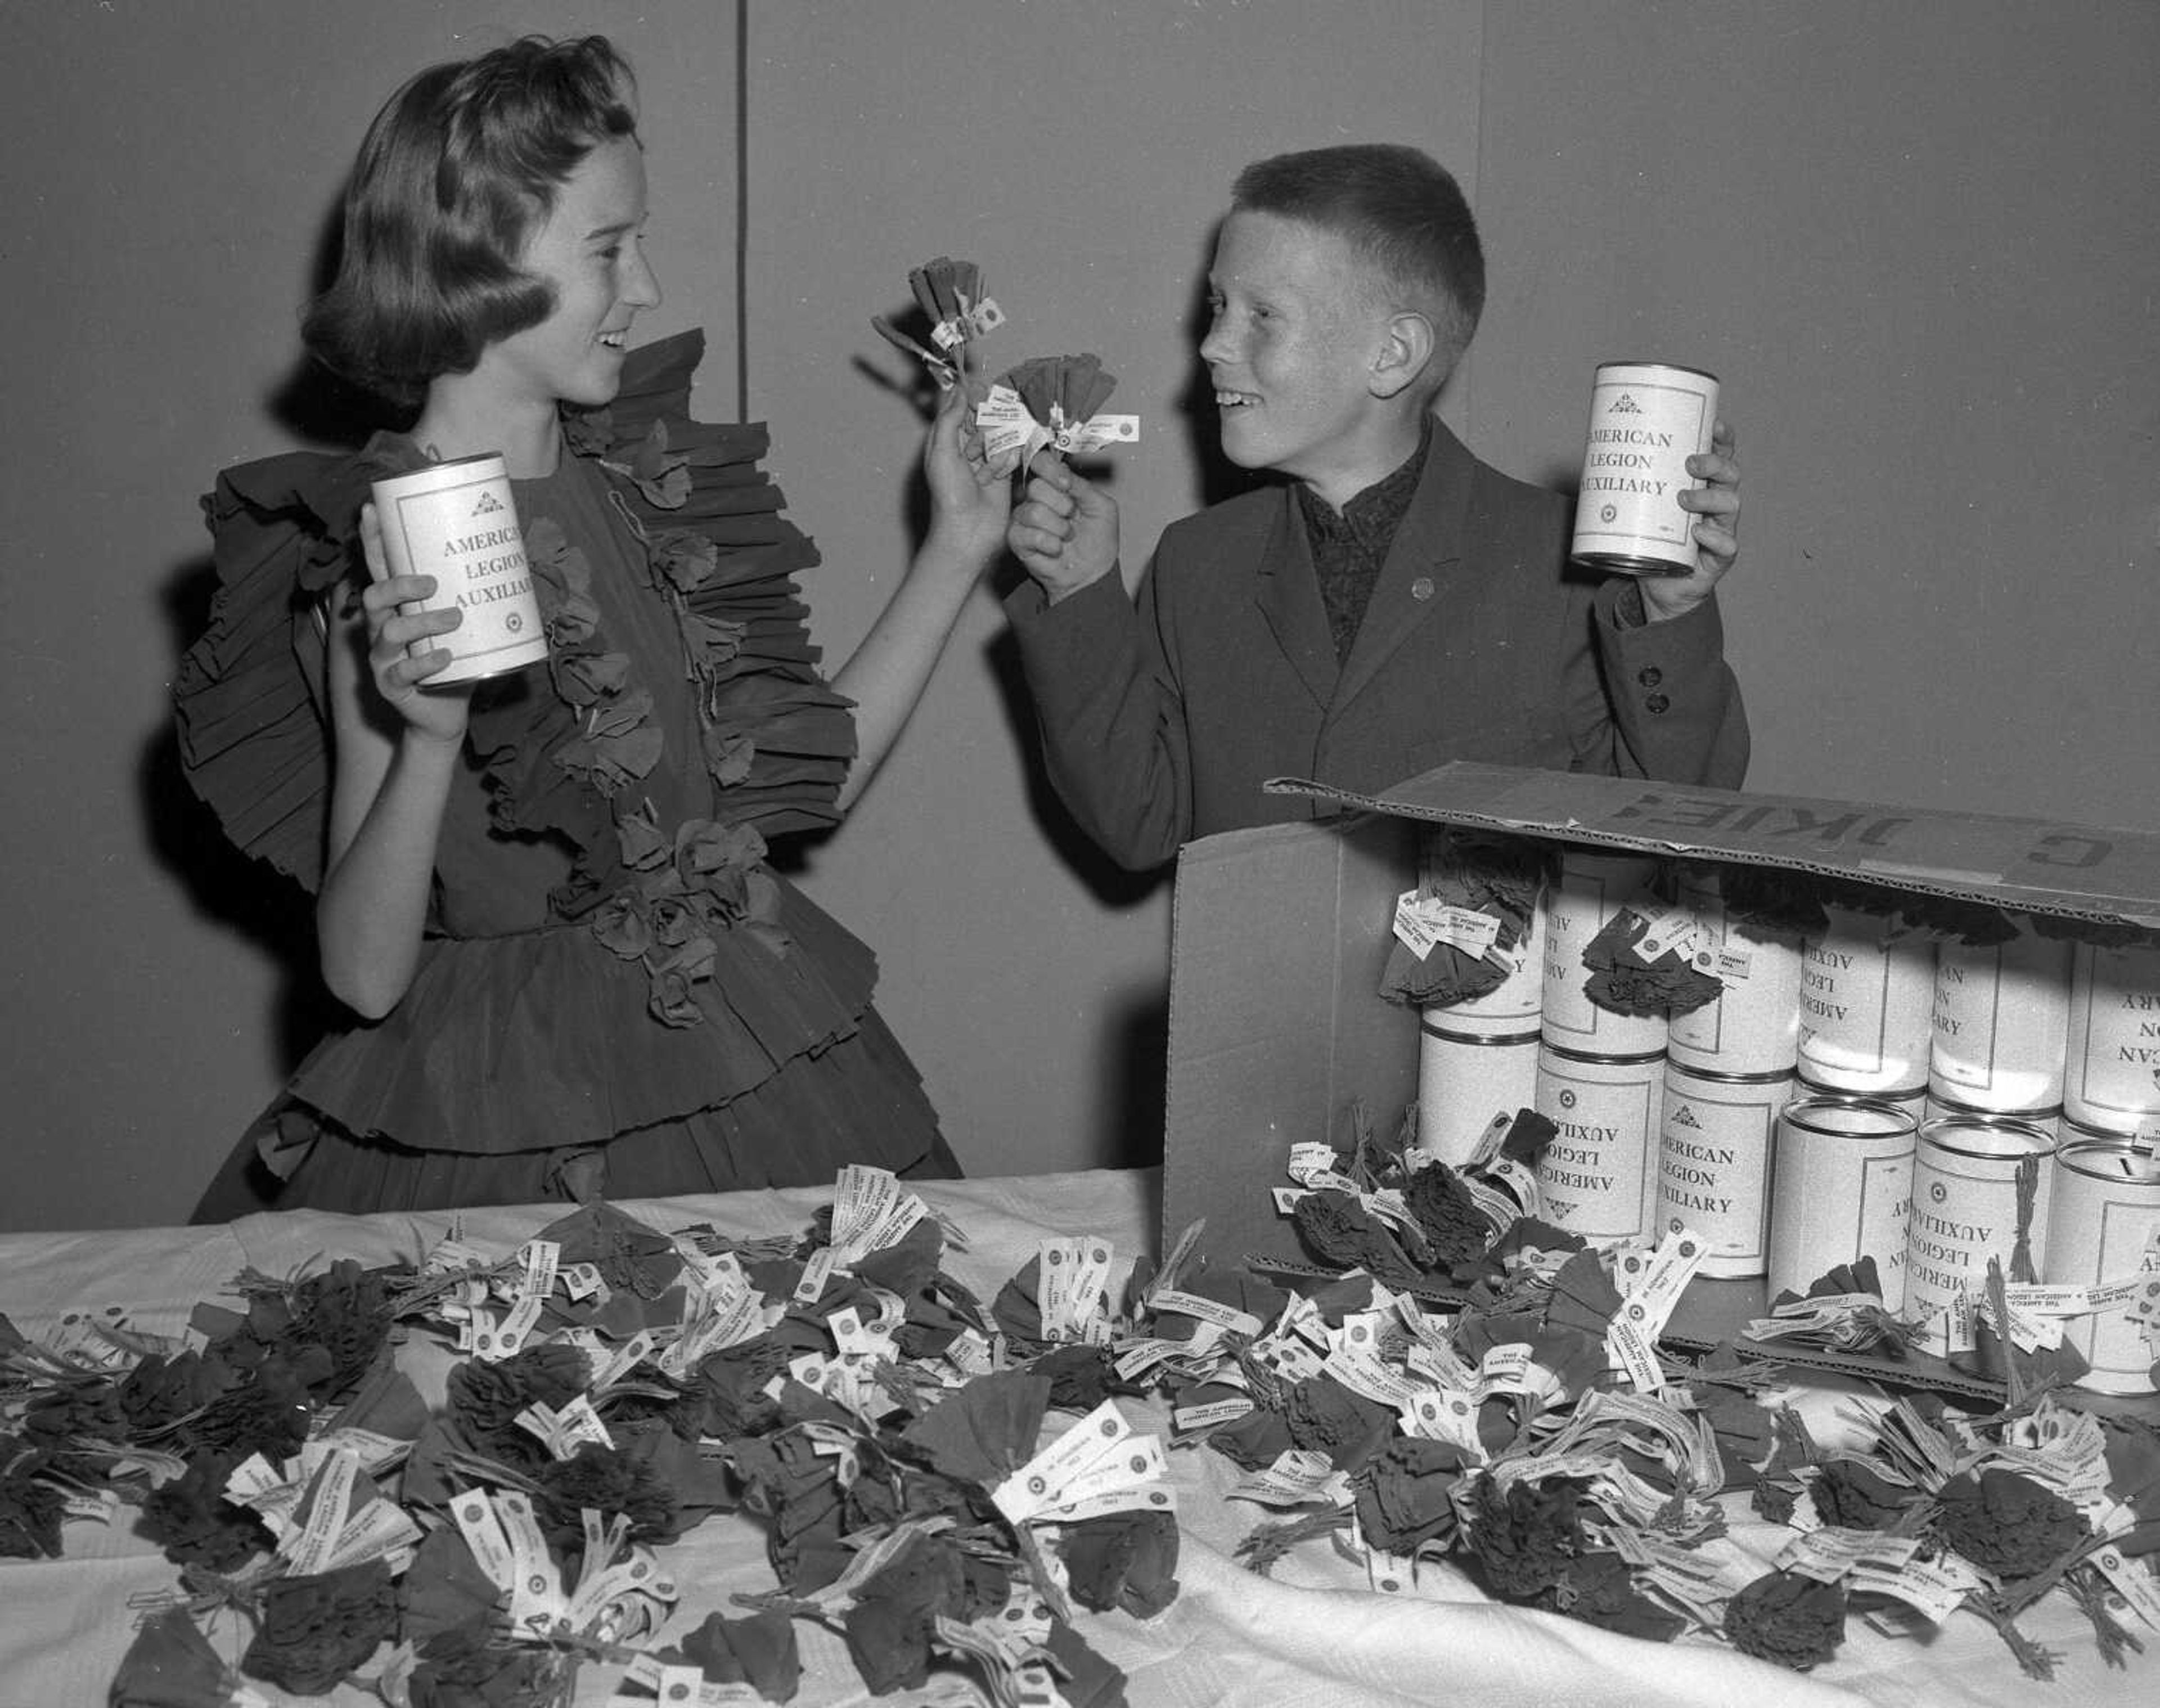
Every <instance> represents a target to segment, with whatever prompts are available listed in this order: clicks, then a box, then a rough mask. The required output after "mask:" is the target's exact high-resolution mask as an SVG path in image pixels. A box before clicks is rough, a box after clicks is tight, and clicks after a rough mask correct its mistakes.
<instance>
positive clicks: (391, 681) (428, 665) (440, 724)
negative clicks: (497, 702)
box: [360, 504, 472, 743]
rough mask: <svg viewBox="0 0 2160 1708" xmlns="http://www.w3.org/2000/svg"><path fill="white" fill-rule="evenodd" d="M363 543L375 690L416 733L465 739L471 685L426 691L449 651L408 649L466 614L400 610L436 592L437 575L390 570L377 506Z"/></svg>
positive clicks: (369, 508) (366, 522)
mask: <svg viewBox="0 0 2160 1708" xmlns="http://www.w3.org/2000/svg"><path fill="white" fill-rule="evenodd" d="M360 545H361V551H362V552H363V553H365V554H366V558H367V574H368V584H367V587H366V590H365V591H364V592H363V593H361V596H360V605H361V615H362V618H363V620H365V622H366V626H367V668H368V673H369V674H370V675H371V676H372V677H374V679H375V689H376V693H379V694H381V695H382V698H383V701H384V703H386V704H387V705H388V706H389V708H390V709H391V710H392V711H393V712H395V713H397V715H398V717H399V718H400V719H402V720H403V721H404V724H405V725H406V727H407V728H408V729H411V730H412V731H413V734H414V735H420V736H424V737H426V738H428V739H429V740H435V741H442V742H450V743H455V742H460V741H462V740H465V722H466V719H467V716H468V715H469V714H470V711H471V709H472V684H471V683H444V685H443V686H442V687H440V688H426V689H423V686H422V684H423V683H426V682H427V681H428V678H429V677H433V676H435V675H437V674H439V672H442V671H444V670H447V669H448V668H449V664H450V655H449V653H448V652H444V650H443V649H442V648H440V647H439V646H438V647H430V648H429V649H428V650H427V651H426V652H423V653H421V654H420V655H419V657H417V658H416V657H412V656H411V655H410V654H408V652H407V651H406V648H407V647H408V646H410V645H411V644H412V643H413V642H414V641H424V640H427V639H428V637H429V636H434V635H447V634H448V633H449V631H451V630H453V629H454V628H456V627H457V626H458V625H459V624H460V623H461V622H463V621H464V620H465V613H464V612H463V611H460V610H432V611H420V612H417V613H415V614H413V615H407V614H406V613H405V612H404V611H402V610H400V609H399V607H400V606H402V605H408V604H410V603H412V602H413V600H420V599H426V598H428V596H429V595H430V594H433V593H434V590H435V578H434V576H432V575H392V574H391V573H390V566H389V563H388V562H387V559H386V558H384V556H383V553H382V522H380V521H379V520H377V518H376V514H375V506H373V505H372V504H363V505H362V506H361V509H360Z"/></svg>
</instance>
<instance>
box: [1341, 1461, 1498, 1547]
mask: <svg viewBox="0 0 2160 1708" xmlns="http://www.w3.org/2000/svg"><path fill="white" fill-rule="evenodd" d="M1469 1462H1470V1461H1469V1459H1468V1457H1467V1455H1465V1453H1464V1452H1463V1451H1462V1448H1460V1447H1458V1446H1456V1445H1455V1444H1454V1443H1453V1442H1451V1441H1426V1440H1424V1439H1422V1438H1421V1437H1417V1436H1411V1435H1398V1436H1397V1437H1395V1438H1394V1440H1393V1441H1389V1442H1388V1443H1387V1444H1386V1445H1385V1446H1383V1447H1382V1448H1381V1449H1380V1451H1379V1452H1377V1453H1375V1454H1373V1456H1372V1457H1371V1458H1369V1459H1368V1460H1367V1461H1365V1463H1364V1465H1363V1467H1362V1468H1361V1469H1360V1470H1359V1471H1358V1475H1357V1477H1356V1479H1355V1482H1356V1485H1357V1492H1358V1530H1359V1532H1360V1533H1361V1534H1363V1536H1364V1538H1365V1540H1366V1541H1367V1542H1368V1543H1369V1544H1372V1545H1373V1547H1375V1548H1379V1549H1382V1550H1385V1551H1386V1552H1388V1553H1389V1554H1410V1553H1414V1552H1415V1550H1418V1549H1419V1548H1421V1547H1423V1546H1424V1545H1425V1544H1426V1543H1428V1542H1434V1543H1438V1544H1441V1546H1443V1547H1445V1546H1446V1545H1447V1544H1450V1543H1451V1542H1452V1541H1453V1540H1454V1539H1455V1533H1456V1511H1455V1499H1454V1493H1455V1487H1456V1484H1457V1483H1458V1482H1461V1481H1462V1473H1463V1472H1464V1471H1465V1470H1466V1469H1467V1467H1468V1465H1469Z"/></svg>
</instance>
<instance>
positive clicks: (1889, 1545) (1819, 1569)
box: [1778, 1524, 1921, 1583]
mask: <svg viewBox="0 0 2160 1708" xmlns="http://www.w3.org/2000/svg"><path fill="white" fill-rule="evenodd" d="M1920 1547H1921V1543H1920V1539H1919V1538H1918V1537H1917V1536H1891V1535H1887V1534H1884V1533H1883V1532H1882V1531H1881V1530H1853V1529H1838V1528H1836V1527H1835V1526H1832V1525H1829V1524H1825V1525H1824V1526H1823V1527H1822V1528H1821V1529H1818V1530H1810V1532H1808V1534H1805V1535H1804V1536H1795V1537H1794V1538H1793V1539H1792V1540H1791V1541H1789V1542H1788V1543H1787V1544H1785V1545H1784V1547H1783V1548H1781V1549H1779V1550H1778V1565H1779V1566H1780V1567H1781V1568H1783V1569H1784V1570H1787V1571H1796V1572H1798V1573H1799V1575H1800V1576H1802V1577H1811V1578H1813V1579H1815V1581H1817V1582H1818V1583H1835V1582H1836V1581H1838V1580H1839V1579H1840V1578H1841V1577H1843V1576H1845V1575H1846V1573H1847V1572H1848V1571H1850V1570H1852V1568H1853V1567H1854V1566H1856V1565H1878V1566H1884V1567H1887V1568H1888V1569H1890V1570H1893V1571H1894V1570H1901V1569H1902V1568H1903V1567H1904V1566H1906V1565H1909V1564H1911V1562H1912V1560H1913V1555H1916V1554H1918V1553H1919V1551H1920Z"/></svg>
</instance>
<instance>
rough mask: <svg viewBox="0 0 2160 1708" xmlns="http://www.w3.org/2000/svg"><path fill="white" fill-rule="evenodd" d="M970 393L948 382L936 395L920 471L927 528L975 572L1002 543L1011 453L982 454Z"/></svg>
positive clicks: (1008, 504)
mask: <svg viewBox="0 0 2160 1708" xmlns="http://www.w3.org/2000/svg"><path fill="white" fill-rule="evenodd" d="M972 397H973V393H972V392H971V391H970V389H969V387H966V386H958V385H956V386H949V387H947V388H946V390H945V392H944V393H943V395H942V396H941V397H939V398H938V400H937V414H936V415H935V416H933V417H932V418H931V423H930V433H929V436H928V437H927V439H925V440H924V442H923V447H922V472H923V475H924V476H925V477H926V478H927V480H928V481H929V483H930V504H931V511H930V533H931V539H932V542H934V543H938V544H940V545H942V547H943V548H945V549H946V550H947V551H948V552H949V553H952V554H953V556H954V557H956V558H959V559H961V560H963V561H964V562H965V563H967V564H968V566H969V573H970V574H980V573H981V572H982V571H983V570H984V568H987V567H988V566H989V563H990V560H991V559H992V558H995V557H996V556H997V554H998V552H999V550H1000V548H1001V547H1002V546H1003V545H1004V544H1005V522H1006V518H1007V517H1009V516H1010V514H1011V511H1012V485H1011V481H1010V475H1011V473H1012V466H1013V462H1014V459H1013V457H1011V456H1010V455H1007V456H1005V457H1003V458H1000V459H999V461H998V462H996V463H993V462H991V461H990V460H989V459H988V458H986V457H985V456H984V454H983V435H982V433H981V431H980V429H979V428H977V427H976V425H975V415H974V402H973V401H972Z"/></svg>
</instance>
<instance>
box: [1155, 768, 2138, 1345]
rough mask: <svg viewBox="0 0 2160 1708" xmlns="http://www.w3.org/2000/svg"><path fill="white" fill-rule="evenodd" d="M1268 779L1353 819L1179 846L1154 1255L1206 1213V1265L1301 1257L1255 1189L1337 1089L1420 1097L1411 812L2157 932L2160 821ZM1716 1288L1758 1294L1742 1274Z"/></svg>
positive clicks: (1450, 776)
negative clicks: (1356, 787)
mask: <svg viewBox="0 0 2160 1708" xmlns="http://www.w3.org/2000/svg"><path fill="white" fill-rule="evenodd" d="M1270 789H1271V790H1273V791H1275V792H1279V793H1295V794H1303V795H1307V796H1310V797H1313V798H1315V799H1317V800H1321V801H1324V802H1331V803H1333V804H1335V805H1337V806H1339V807H1344V808H1347V809H1351V816H1349V817H1347V818H1334V819H1331V820H1323V821H1319V822H1316V823H1304V824H1288V825H1272V826H1268V827H1264V828H1259V829H1254V830H1244V831H1234V832H1231V833H1228V834H1225V835H1222V836H1213V837H1207V838H1202V839H1201V840H1199V841H1197V842H1194V843H1192V844H1189V845H1187V847H1186V849H1185V850H1184V852H1183V854H1181V856H1180V857H1179V861H1178V870H1177V890H1176V906H1175V911H1174V916H1173V926H1172V948H1171V999H1170V1083H1169V1107H1168V1119H1167V1130H1166V1137H1165V1144H1164V1156H1163V1227H1164V1231H1165V1249H1167V1248H1168V1245H1169V1243H1170V1241H1171V1240H1173V1239H1175V1238H1176V1235H1177V1233H1179V1232H1180V1231H1181V1230H1182V1229H1183V1228H1185V1227H1186V1226H1187V1225H1189V1224H1190V1223H1192V1222H1194V1221H1196V1220H1200V1219H1202V1218H1204V1219H1205V1220H1206V1222H1207V1238H1206V1242H1205V1243H1206V1246H1207V1249H1208V1250H1209V1251H1211V1252H1212V1253H1214V1254H1216V1256H1217V1257H1218V1260H1224V1261H1228V1260H1233V1259H1236V1258H1238V1257H1243V1256H1245V1255H1254V1256H1259V1257H1261V1258H1264V1259H1277V1260H1282V1261H1290V1262H1299V1261H1303V1260H1305V1254H1304V1252H1303V1251H1302V1249H1301V1248H1300V1246H1299V1245H1298V1243H1297V1238H1296V1235H1295V1233H1294V1232H1293V1231H1292V1228H1291V1227H1290V1223H1289V1221H1288V1219H1287V1218H1286V1217H1279V1216H1277V1215H1276V1214H1275V1209H1274V1205H1273V1202H1272V1200H1271V1198H1270V1188H1272V1187H1274V1186H1282V1185H1286V1184H1288V1181H1287V1180H1286V1178H1285V1175H1284V1173H1283V1164H1284V1160H1285V1157H1286V1155H1287V1154H1288V1151H1289V1147H1290V1145H1291V1143H1292V1142H1294V1141H1296V1140H1315V1139H1322V1138H1326V1139H1334V1140H1340V1139H1341V1137H1342V1126H1341V1124H1340V1123H1341V1119H1342V1114H1343V1111H1344V1110H1345V1109H1346V1108H1347V1106H1348V1105H1349V1104H1350V1103H1351V1102H1352V1100H1353V1098H1362V1099H1363V1102H1364V1103H1365V1105H1366V1107H1367V1108H1368V1110H1369V1111H1370V1113H1371V1114H1372V1116H1373V1119H1374V1121H1375V1123H1376V1124H1379V1125H1380V1126H1381V1127H1382V1129H1383V1130H1388V1129H1391V1128H1392V1126H1393V1124H1394V1123H1395V1122H1396V1121H1397V1120H1399V1119H1400V1116H1401V1114H1402V1110H1403V1108H1404V1106H1405V1105H1406V1104H1407V1103H1410V1102H1411V1101H1413V1100H1414V1099H1415V1097H1416V1095H1417V1053H1418V1051H1417V1016H1416V1015H1415V1013H1413V1012H1412V1011H1411V1010H1407V1009H1404V1008H1399V1007H1397V1006H1395V1005H1392V1004H1389V1003H1387V1002H1384V1001H1383V1000H1381V999H1380V997H1379V994H1378V991H1379V982H1380V973H1381V971H1382V968H1384V966H1385V964H1386V962H1387V958H1388V948H1389V932H1390V928H1391V921H1392V919H1393V916H1394V901H1395V897H1396V896H1398V895H1399V894H1400V893H1401V892H1402V891H1403V890H1407V889H1409V888H1410V887H1412V886H1413V885H1414V884H1415V882H1416V876H1417V864H1416V846H1417V834H1416V827H1417V825H1418V824H1420V823H1434V824H1457V825H1469V826H1475V827H1478V828H1485V829H1489V830H1497V831H1506V832H1510V833H1516V834H1519V835H1522V836H1526V837H1534V838H1539V839H1540V840H1543V841H1550V842H1556V843H1581V844H1594V845H1597V846H1600V847H1605V848H1611V849H1628V850H1633V851H1636V852H1640V853H1647V854H1666V855H1684V856H1686V857H1688V858H1690V859H1712V860H1723V861H1737V862H1744V863H1748V864H1758V865H1766V866H1782V867H1787V868H1790V869H1793V870H1799V871H1806V872H1815V873H1820V874H1825V875H1836V876H1842V877H1849V878H1858V879H1861V880H1867V881H1868V882H1871V883H1876V884H1882V885H1889V886H1891V887H1893V888H1896V889H1900V890H1914V891H1919V892H1924V893H1927V894H1930V895H1936V896H1955V897H1960V898H1963V899H1965V900H1970V901H1986V902H1991V903H1994V904H1996V906H2001V907H2004V908H2007V909H2010V910H2012V911H2020V912H2026V913H2038V914H2053V915H2056V916H2063V917H2066V918H2075V919H2088V920H2097V921H2107V922H2110V923H2113V924H2117V925H2129V926H2134V927H2140V928H2142V929H2144V930H2147V931H2160V834H2155V833H2152V832H2150V831H2139V830H2117V829H2108V828H2100V827H2096V826H2092V825H2083V824H2068V823H2059V822H2056V821H2054V820H2051V819H2035V818H2001V817H1992V816H1986V815H1981V814H1975V813H1957V812H1929V811H1924V810H1921V809H1917V808H1911V807H1885V806H1879V805H1874V804H1869V803H1862V802H1846V801H1825V800H1816V799H1812V798H1807V797H1796V796H1780V795H1766V794H1750V793H1741V792H1735V791H1731V790H1723V789H1695V788H1683V787H1676V786H1674V785H1670V784H1665V783H1656V782H1643V781H1632V780H1629V779H1626V778H1613V777H1601V776H1577V775H1571V774H1569V773H1565V772H1559V771H1529V770H1524V769H1521V768H1519V767H1513V766H1486V765H1472V764H1467V763H1460V762H1458V763H1456V764H1453V765H1447V766H1441V768H1440V769H1438V770H1437V771H1428V772H1426V773H1425V775H1424V776H1420V777H1416V778H1414V779H1412V780H1411V781H1409V782H1406V783H1402V784H1399V785H1398V786H1397V787H1394V788H1392V789H1390V790H1389V791H1387V792H1385V793H1384V794H1381V795H1373V796H1366V795H1356V794H1350V793H1346V792H1342V791H1339V790H1335V789H1331V788H1328V787H1325V786H1324V785H1321V784H1317V783H1307V782H1300V781H1280V782H1277V783H1274V784H1270ZM1733 1285H1735V1287H1736V1288H1737V1290H1739V1291H1742V1292H1745V1291H1746V1290H1747V1289H1748V1288H1752V1294H1750V1295H1748V1296H1750V1297H1752V1299H1753V1300H1755V1301H1757V1302H1758V1304H1759V1300H1760V1296H1761V1290H1760V1286H1759V1284H1733ZM1740 1308H1742V1309H1745V1308H1746V1307H1745V1306H1741V1307H1740ZM1726 1314H1730V1313H1726Z"/></svg>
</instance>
